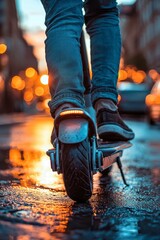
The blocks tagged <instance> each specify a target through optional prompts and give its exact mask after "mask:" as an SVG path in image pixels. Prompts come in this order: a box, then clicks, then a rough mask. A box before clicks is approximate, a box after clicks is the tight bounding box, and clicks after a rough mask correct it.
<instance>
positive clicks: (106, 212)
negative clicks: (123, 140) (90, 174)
mask: <svg viewBox="0 0 160 240" xmlns="http://www.w3.org/2000/svg"><path fill="white" fill-rule="evenodd" d="M124 117H125V118H124V119H125V120H126V122H127V124H128V125H129V126H130V127H131V128H132V129H133V130H134V131H135V135H136V137H135V139H134V140H133V141H132V144H133V146H132V147H131V148H129V149H126V150H125V151H124V153H123V156H122V164H123V169H124V173H125V176H126V180H127V182H128V184H129V186H128V187H126V186H125V185H124V183H123V181H122V179H121V175H120V172H119V169H118V168H117V165H116V164H114V165H113V168H112V171H111V173H110V174H109V175H108V176H102V175H101V174H100V173H98V174H96V175H94V189H93V195H92V197H91V199H90V200H89V201H88V202H87V203H83V204H82V203H81V204H80V203H75V202H73V201H72V200H71V199H70V198H69V197H68V196H67V195H66V192H65V189H64V185H63V179H62V175H58V174H57V173H53V172H52V171H51V169H50V161H49V158H48V156H47V155H46V151H47V150H48V149H49V148H51V147H52V146H51V144H50V133H51V130H52V126H53V120H52V119H51V118H50V117H49V115H47V114H46V115H34V116H29V115H23V114H22V115H18V116H16V115H14V116H12V117H10V116H7V115H6V116H2V117H1V118H0V187H1V189H0V239H2V240H8V239H9V240H12V239H14V240H16V239H18V240H22V239H23V240H30V239H34V240H36V239H38V240H40V239H41V240H43V239H44V240H50V239H54V240H55V239H64V240H68V239H74V240H77V239H81V240H83V239H84V240H85V239H88V240H89V239H96V240H99V239H107V240H108V239H118V240H121V239H123V240H128V239H135V240H150V239H157V240H158V239H159V236H160V228H159V223H160V188H159V183H160V178H159V176H160V126H150V125H149V124H148V123H147V121H146V118H145V117H144V116H142V117H138V116H136V117H135V116H134V117H131V116H124Z"/></svg>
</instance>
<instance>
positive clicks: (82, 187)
mask: <svg viewBox="0 0 160 240" xmlns="http://www.w3.org/2000/svg"><path fill="white" fill-rule="evenodd" d="M61 160H62V173H63V181H64V185H65V188H66V192H67V194H68V196H69V197H70V198H71V199H72V200H74V201H77V202H85V201H87V200H88V199H89V198H90V197H91V195H92V189H93V179H92V171H91V158H90V143H89V141H88V139H85V140H84V141H83V142H80V143H77V144H61Z"/></svg>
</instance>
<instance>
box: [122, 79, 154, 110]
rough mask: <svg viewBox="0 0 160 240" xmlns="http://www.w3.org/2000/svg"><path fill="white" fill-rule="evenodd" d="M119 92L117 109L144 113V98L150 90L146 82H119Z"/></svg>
mask: <svg viewBox="0 0 160 240" xmlns="http://www.w3.org/2000/svg"><path fill="white" fill-rule="evenodd" d="M118 92H119V105H118V106H119V111H120V112H128V113H146V112H147V107H146V104H145V98H146V96H147V95H148V94H149V92H150V87H149V85H148V84H147V83H141V84H136V83H133V82H127V81H125V82H120V83H119V84H118Z"/></svg>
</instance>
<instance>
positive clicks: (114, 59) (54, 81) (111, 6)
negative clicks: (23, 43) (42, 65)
mask: <svg viewBox="0 0 160 240" xmlns="http://www.w3.org/2000/svg"><path fill="white" fill-rule="evenodd" d="M41 2H42V4H43V6H44V9H45V12H46V19H45V24H46V27H47V28H46V36H47V37H46V40H45V48H46V49H45V52H46V61H47V66H48V71H49V88H50V93H51V97H52V99H51V101H50V102H49V107H50V110H51V114H52V116H53V117H54V113H55V110H56V109H57V108H58V107H59V106H60V105H62V104H63V103H72V104H74V105H75V106H77V107H82V108H83V107H84V105H85V103H84V98H83V96H84V86H83V70H82V60H81V54H80V36H81V31H82V27H83V24H84V23H85V24H86V29H87V32H88V34H89V36H90V39H91V65H92V73H93V78H92V96H91V97H92V102H93V105H94V103H95V102H96V100H98V99H100V98H107V99H111V100H113V101H114V102H115V103H116V102H117V87H116V85H117V77H118V69H119V61H120V53H121V36H120V28H119V16H118V9H117V3H116V0H86V1H85V3H84V10H85V15H83V13H82V7H83V2H82V0H41Z"/></svg>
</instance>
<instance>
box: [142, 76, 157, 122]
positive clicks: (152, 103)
mask: <svg viewBox="0 0 160 240" xmlns="http://www.w3.org/2000/svg"><path fill="white" fill-rule="evenodd" d="M145 102H146V106H147V110H148V111H147V112H148V114H147V116H148V122H149V123H150V124H151V125H154V124H156V123H160V80H158V81H157V82H155V84H154V85H153V87H152V89H151V92H150V94H148V95H147V96H146V101H145Z"/></svg>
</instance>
